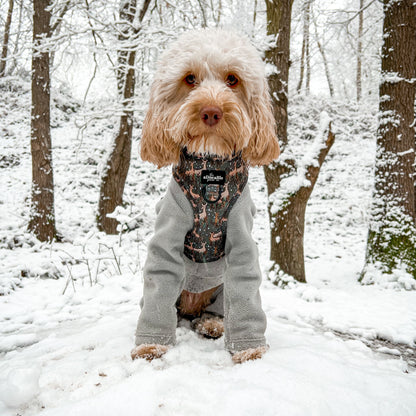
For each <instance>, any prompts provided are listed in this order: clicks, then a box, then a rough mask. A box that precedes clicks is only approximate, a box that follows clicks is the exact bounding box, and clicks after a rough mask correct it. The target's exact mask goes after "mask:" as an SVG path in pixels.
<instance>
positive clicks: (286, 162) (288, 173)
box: [265, 112, 335, 285]
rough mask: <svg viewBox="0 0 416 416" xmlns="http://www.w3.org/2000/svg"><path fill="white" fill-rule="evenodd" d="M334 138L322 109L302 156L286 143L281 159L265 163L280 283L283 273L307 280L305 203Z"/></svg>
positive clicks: (276, 273)
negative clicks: (304, 245)
mask: <svg viewBox="0 0 416 416" xmlns="http://www.w3.org/2000/svg"><path fill="white" fill-rule="evenodd" d="M334 140H335V135H334V134H333V133H332V131H331V121H330V119H329V116H328V114H327V113H326V112H323V113H322V114H321V120H320V127H319V130H318V132H317V135H316V137H315V140H314V142H313V144H311V146H310V149H305V152H304V156H303V157H302V158H300V159H299V160H296V159H295V158H294V156H293V152H292V150H293V149H292V147H291V146H286V147H285V149H284V151H283V153H282V154H281V156H280V158H279V159H278V161H277V162H275V163H274V164H272V165H271V166H268V167H265V175H266V180H267V184H268V193H269V206H268V211H269V217H270V224H271V250H270V260H271V261H272V267H271V269H270V276H269V277H270V278H271V279H272V280H273V282H274V283H275V284H277V285H284V284H285V281H287V277H284V278H282V277H283V276H284V275H289V276H292V277H293V278H295V279H296V280H297V281H299V282H306V277H305V263H304V253H303V235H304V229H305V211H306V205H307V203H308V200H309V197H310V195H311V193H312V191H313V188H314V186H315V183H316V181H317V179H318V175H319V172H320V169H321V166H322V164H323V162H324V160H325V158H326V156H327V154H328V152H329V150H330V149H331V146H332V144H333V143H334ZM289 143H290V141H289ZM282 272H283V273H282Z"/></svg>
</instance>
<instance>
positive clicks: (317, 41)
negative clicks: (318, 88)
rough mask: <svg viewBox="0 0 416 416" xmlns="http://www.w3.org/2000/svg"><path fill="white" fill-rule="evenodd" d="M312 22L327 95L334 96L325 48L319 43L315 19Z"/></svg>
mask: <svg viewBox="0 0 416 416" xmlns="http://www.w3.org/2000/svg"><path fill="white" fill-rule="evenodd" d="M313 23H314V25H313V26H314V30H315V41H316V45H317V46H318V50H319V53H320V54H321V56H322V61H323V63H324V68H325V76H326V80H327V82H328V89H329V95H330V96H331V97H333V96H334V85H333V83H332V80H331V74H330V72H329V65H328V59H327V58H326V53H325V49H324V47H323V45H322V44H321V42H320V40H319V35H318V28H317V24H316V21H315V19H314V20H313Z"/></svg>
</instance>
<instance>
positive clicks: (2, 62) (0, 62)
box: [0, 0, 14, 77]
mask: <svg viewBox="0 0 416 416" xmlns="http://www.w3.org/2000/svg"><path fill="white" fill-rule="evenodd" d="M13 4H14V0H9V9H8V11H7V18H6V23H5V25H4V36H3V47H2V50H1V59H0V77H4V75H5V74H6V62H7V52H8V49H9V36H10V26H11V24H12V15H13Z"/></svg>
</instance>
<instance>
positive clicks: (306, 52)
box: [296, 0, 312, 94]
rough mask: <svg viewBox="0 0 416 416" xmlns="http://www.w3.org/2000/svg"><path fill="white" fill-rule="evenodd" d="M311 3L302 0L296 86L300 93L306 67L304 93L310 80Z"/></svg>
mask: <svg viewBox="0 0 416 416" xmlns="http://www.w3.org/2000/svg"><path fill="white" fill-rule="evenodd" d="M311 3H312V0H304V1H303V4H302V11H303V13H302V15H303V40H302V53H301V57H300V76H299V83H298V86H297V88H296V89H297V92H298V93H300V91H301V89H302V83H303V79H304V77H305V67H306V82H305V84H306V85H305V90H306V94H309V90H310V81H311V59H310V41H309V40H310V36H309V26H310V17H311Z"/></svg>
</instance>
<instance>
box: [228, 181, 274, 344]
mask: <svg viewBox="0 0 416 416" xmlns="http://www.w3.org/2000/svg"><path fill="white" fill-rule="evenodd" d="M255 212H256V208H255V206H254V204H253V201H252V200H251V197H250V191H249V189H248V185H246V187H245V189H244V191H243V193H242V195H241V196H240V198H239V199H238V201H237V202H236V204H235V206H234V207H233V209H232V210H231V212H230V215H229V217H228V224H227V238H226V243H225V254H226V261H227V266H226V274H225V279H224V309H225V346H226V348H227V349H228V350H229V351H230V352H237V351H241V350H245V349H248V348H256V347H260V346H264V345H266V339H265V337H264V333H265V331H266V315H265V313H264V312H263V309H262V306H261V298H260V292H259V286H260V283H261V279H262V277H261V271H260V265H259V261H258V250H257V245H256V243H255V241H254V240H253V238H252V236H251V231H252V228H253V217H254V215H255Z"/></svg>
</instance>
